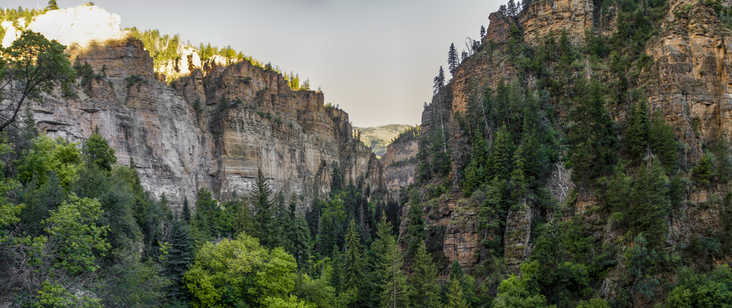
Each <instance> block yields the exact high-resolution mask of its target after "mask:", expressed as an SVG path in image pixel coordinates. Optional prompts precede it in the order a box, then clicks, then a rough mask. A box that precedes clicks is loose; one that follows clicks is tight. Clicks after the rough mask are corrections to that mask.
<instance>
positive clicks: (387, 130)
mask: <svg viewBox="0 0 732 308" xmlns="http://www.w3.org/2000/svg"><path fill="white" fill-rule="evenodd" d="M410 127H412V126H411V125H404V124H389V125H384V126H377V127H356V130H358V131H359V133H361V142H363V143H364V144H365V145H367V146H369V147H371V149H372V151H374V153H376V155H378V156H379V157H383V156H384V154H386V146H388V145H389V143H391V141H392V140H393V139H394V138H395V137H396V136H398V135H399V133H401V132H403V131H405V130H407V129H408V128H410Z"/></svg>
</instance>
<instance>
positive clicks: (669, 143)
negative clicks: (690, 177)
mask: <svg viewBox="0 0 732 308" xmlns="http://www.w3.org/2000/svg"><path fill="white" fill-rule="evenodd" d="M648 139H649V140H648V143H649V145H650V147H651V151H652V152H653V154H654V155H656V157H658V159H659V160H660V161H661V163H662V164H663V167H664V168H666V170H667V171H672V170H674V169H676V167H677V166H676V164H677V161H678V152H677V147H678V146H677V142H676V135H674V131H673V128H672V127H671V126H669V125H666V123H665V122H664V120H663V118H662V117H661V114H660V113H657V114H656V115H655V116H654V117H653V121H651V131H650V132H649V134H648Z"/></svg>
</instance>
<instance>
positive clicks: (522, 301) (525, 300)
mask: <svg viewBox="0 0 732 308" xmlns="http://www.w3.org/2000/svg"><path fill="white" fill-rule="evenodd" d="M537 270H538V264H537V263H536V262H531V263H524V264H522V265H521V277H518V276H513V275H512V276H511V277H509V278H508V279H506V280H504V281H502V282H501V285H500V286H499V287H498V295H497V296H496V298H495V299H493V307H495V308H509V307H510V308H519V307H526V308H529V307H550V306H548V305H547V303H546V298H544V295H541V294H540V293H539V290H538V288H537V287H536V283H535V281H534V279H535V275H536V274H537Z"/></svg>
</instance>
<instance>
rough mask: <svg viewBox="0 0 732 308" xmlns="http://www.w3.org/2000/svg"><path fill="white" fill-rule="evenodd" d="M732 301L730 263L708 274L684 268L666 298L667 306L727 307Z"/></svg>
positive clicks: (686, 307)
mask: <svg viewBox="0 0 732 308" xmlns="http://www.w3.org/2000/svg"><path fill="white" fill-rule="evenodd" d="M730 302H732V271H730V268H729V265H727V264H724V265H720V266H719V267H717V268H716V269H715V270H714V271H712V272H710V273H707V274H696V273H694V272H693V271H691V270H690V269H688V268H684V269H682V270H681V272H680V274H679V282H678V284H677V285H676V287H674V289H673V290H671V293H669V295H668V297H667V298H666V307H673V308H691V307H705V308H706V307H709V308H711V307H726V306H727V305H728V304H729V303H730ZM725 303H726V304H725Z"/></svg>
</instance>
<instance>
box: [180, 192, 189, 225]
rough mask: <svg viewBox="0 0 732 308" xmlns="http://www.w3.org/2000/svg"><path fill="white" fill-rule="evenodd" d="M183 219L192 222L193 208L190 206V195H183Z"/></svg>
mask: <svg viewBox="0 0 732 308" xmlns="http://www.w3.org/2000/svg"><path fill="white" fill-rule="evenodd" d="M181 215H182V218H183V221H185V222H186V223H190V222H191V208H190V207H189V206H188V197H183V212H182V213H181Z"/></svg>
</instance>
